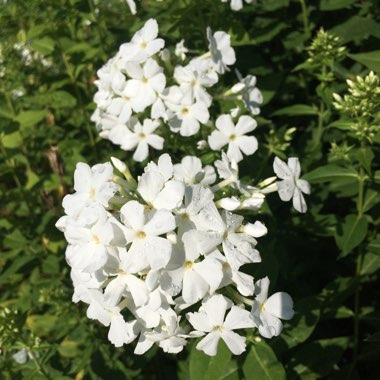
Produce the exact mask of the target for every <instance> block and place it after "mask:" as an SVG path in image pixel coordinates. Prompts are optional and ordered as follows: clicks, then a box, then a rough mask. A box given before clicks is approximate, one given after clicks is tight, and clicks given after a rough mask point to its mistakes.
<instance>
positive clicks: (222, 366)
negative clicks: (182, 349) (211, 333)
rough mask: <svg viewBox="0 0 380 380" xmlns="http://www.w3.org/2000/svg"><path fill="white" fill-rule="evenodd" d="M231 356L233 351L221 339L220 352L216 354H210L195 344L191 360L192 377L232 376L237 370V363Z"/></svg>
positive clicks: (197, 378)
mask: <svg viewBox="0 0 380 380" xmlns="http://www.w3.org/2000/svg"><path fill="white" fill-rule="evenodd" d="M231 358H232V353H231V351H230V350H229V349H228V347H227V346H226V344H225V343H224V342H223V340H220V341H219V344H218V352H217V354H216V355H215V356H208V355H206V354H205V353H204V352H203V351H199V350H197V349H196V348H195V346H194V347H193V349H192V350H191V353H190V361H189V369H190V379H191V380H203V379H204V380H207V379H213V380H214V379H215V380H222V379H226V378H227V377H226V376H227V375H228V376H230V375H231V374H233V373H234V372H236V371H237V365H236V363H235V364H234V362H232V361H231Z"/></svg>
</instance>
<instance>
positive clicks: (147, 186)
mask: <svg viewBox="0 0 380 380" xmlns="http://www.w3.org/2000/svg"><path fill="white" fill-rule="evenodd" d="M164 183H165V181H164V177H163V176H162V175H161V174H160V173H157V172H153V171H149V172H147V173H144V174H143V175H142V176H141V178H140V181H139V184H138V187H137V191H138V192H139V193H140V194H141V196H142V197H143V199H144V200H145V201H146V202H147V203H150V204H153V202H154V200H155V198H156V197H157V195H158V193H159V192H160V191H161V189H162V187H163V186H164Z"/></svg>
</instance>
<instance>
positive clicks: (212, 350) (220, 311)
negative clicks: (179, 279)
mask: <svg viewBox="0 0 380 380" xmlns="http://www.w3.org/2000/svg"><path fill="white" fill-rule="evenodd" d="M229 308H231V310H230V311H229V312H228V314H227V315H225V314H226V311H227V309H229ZM186 317H187V319H188V320H189V322H190V323H191V324H192V326H193V327H194V328H195V331H194V332H193V333H194V334H193V335H194V336H202V335H205V334H207V335H206V336H205V337H204V338H203V339H202V340H201V341H200V342H199V343H198V344H197V349H198V350H202V351H203V352H204V353H206V354H207V355H210V356H215V355H216V353H217V348H218V342H219V339H220V338H222V339H223V340H224V342H225V343H226V345H227V347H228V348H229V349H230V350H231V352H232V353H233V354H235V355H240V354H241V353H243V352H244V351H245V347H246V345H245V338H244V337H242V336H241V335H239V334H237V333H235V332H233V330H237V329H245V328H250V327H253V326H254V323H253V321H252V319H251V318H250V316H249V312H248V311H247V310H244V309H243V308H241V307H238V306H235V305H233V303H232V301H231V300H229V299H228V298H226V297H224V296H222V295H220V294H218V295H214V296H213V297H211V298H209V299H208V300H207V301H206V302H203V303H202V308H201V309H200V311H199V312H197V313H188V314H186Z"/></svg>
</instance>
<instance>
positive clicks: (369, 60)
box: [348, 50, 380, 73]
mask: <svg viewBox="0 0 380 380" xmlns="http://www.w3.org/2000/svg"><path fill="white" fill-rule="evenodd" d="M348 56H349V57H350V58H351V59H353V60H354V61H357V62H359V63H361V64H362V65H364V66H366V67H368V68H369V69H370V70H374V71H377V72H378V73H380V50H375V51H369V52H366V53H359V54H349V55H348Z"/></svg>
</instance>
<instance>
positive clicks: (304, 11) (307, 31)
mask: <svg viewBox="0 0 380 380" xmlns="http://www.w3.org/2000/svg"><path fill="white" fill-rule="evenodd" d="M300 4H301V8H302V21H303V28H304V30H305V34H306V36H307V37H309V36H310V26H309V18H308V14H307V8H306V1H305V0H300Z"/></svg>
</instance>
